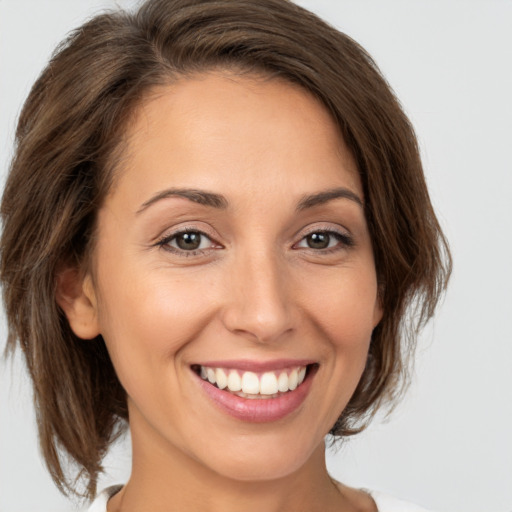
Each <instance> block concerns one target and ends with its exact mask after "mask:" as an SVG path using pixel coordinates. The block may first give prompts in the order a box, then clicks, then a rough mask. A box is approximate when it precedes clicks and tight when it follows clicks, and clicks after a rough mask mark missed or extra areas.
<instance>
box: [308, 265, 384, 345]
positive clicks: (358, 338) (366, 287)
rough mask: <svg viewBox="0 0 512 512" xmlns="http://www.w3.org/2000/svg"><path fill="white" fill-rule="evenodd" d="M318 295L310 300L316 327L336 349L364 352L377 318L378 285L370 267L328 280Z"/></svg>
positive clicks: (343, 273) (347, 270)
mask: <svg viewBox="0 0 512 512" xmlns="http://www.w3.org/2000/svg"><path fill="white" fill-rule="evenodd" d="M318 284H323V286H321V290H322V292H321V293H316V294H315V295H313V294H312V295H311V296H310V297H309V303H310V310H311V311H315V317H316V319H317V325H319V326H320V327H321V328H322V330H324V332H325V334H326V335H327V338H328V339H329V340H331V343H332V344H333V345H334V346H335V348H336V349H338V350H342V351H363V352H364V351H366V350H367V349H368V345H369V342H370V338H371V334H372V331H373V329H374V327H375V323H376V318H378V317H379V315H378V309H379V307H378V300H377V284H376V277H375V273H374V271H373V267H372V266H368V269H362V270H361V271H356V270H355V269H346V272H339V273H338V274H337V275H332V276H330V277H329V276H327V278H326V279H325V280H324V281H323V282H319V283H318Z"/></svg>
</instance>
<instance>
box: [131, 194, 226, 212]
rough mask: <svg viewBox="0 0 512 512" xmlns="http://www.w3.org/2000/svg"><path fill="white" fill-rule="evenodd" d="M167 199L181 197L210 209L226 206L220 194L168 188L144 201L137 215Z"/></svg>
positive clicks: (224, 199)
mask: <svg viewBox="0 0 512 512" xmlns="http://www.w3.org/2000/svg"><path fill="white" fill-rule="evenodd" d="M168 197H183V198H185V199H188V200H190V201H193V202H194V203H198V204H202V205H204V206H210V207H212V208H219V209H226V208H227V206H228V201H227V199H226V198H225V197H224V196H221V195H220V194H215V193H214V192H207V191H205V190H197V189H194V188H169V189H167V190H162V192H159V193H158V194H156V195H154V196H153V197H151V198H150V199H148V200H147V201H145V202H144V203H143V204H142V206H141V207H140V208H139V209H138V210H137V215H138V214H139V213H142V212H143V211H144V210H146V209H147V208H149V207H150V206H151V205H152V204H154V203H156V202H157V201H160V200H162V199H167V198H168Z"/></svg>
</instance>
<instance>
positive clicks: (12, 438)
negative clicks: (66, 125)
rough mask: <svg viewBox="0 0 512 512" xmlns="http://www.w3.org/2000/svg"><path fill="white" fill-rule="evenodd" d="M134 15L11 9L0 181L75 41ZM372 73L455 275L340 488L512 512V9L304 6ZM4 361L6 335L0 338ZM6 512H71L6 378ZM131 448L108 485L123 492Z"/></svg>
mask: <svg viewBox="0 0 512 512" xmlns="http://www.w3.org/2000/svg"><path fill="white" fill-rule="evenodd" d="M133 3H134V2H130V1H126V0H125V1H118V2H113V1H108V0H102V1H100V0H96V1H92V0H88V1H86V0H60V1H59V0H45V1H41V0H34V1H29V0H0V172H1V173H2V179H3V178H4V176H5V173H6V169H7V165H8V164H7V162H8V160H9V156H10V154H11V151H12V150H11V147H12V134H13V130H14V126H15V119H16V116H17V114H18V113H19V110H20V107H21V104H22V102H23V100H24V98H25V97H26V95H27V94H28V91H29V87H30V85H31V83H32V82H33V81H34V79H35V78H36V76H37V74H38V73H39V71H40V70H41V69H42V67H43V66H44V64H45V62H46V61H47V59H48V56H49V54H50V52H51V51H52V49H53V48H54V46H55V45H56V44H57V43H58V42H59V41H60V40H61V39H62V37H63V36H64V35H65V34H66V32H68V31H69V30H70V29H71V28H73V27H75V26H77V25H78V24H80V23H81V22H82V21H83V20H84V19H85V18H86V17H88V16H90V15H92V14H93V13H96V12H98V10H100V9H102V8H109V7H114V6H115V5H122V6H129V5H130V4H133ZM299 3H300V4H301V5H304V6H306V7H307V8H309V9H311V10H313V11H315V12H317V13H318V14H320V15H321V16H322V17H323V18H325V19H327V20H328V21H329V22H331V23H332V24H334V25H335V26H336V27H337V28H339V29H341V30H343V31H345V32H347V33H348V34H349V35H351V36H352V37H353V38H355V39H356V40H357V41H359V42H360V43H361V44H362V45H363V46H364V47H366V49H367V50H369V52H370V53H371V54H372V55H373V56H374V57H375V59H376V60H377V62H378V64H379V65H380V67H381V69H382V71H383V72H384V74H385V75H386V77H387V78H388V80H389V82H390V83H391V85H392V87H393V88H394V89H395V91H396V92H397V94H398V96H399V98H400V99H401V100H402V102H403V105H404V107H405V109H406V111H407V112H408V114H409V115H410V117H411V119H412V121H413V124H414V125H415V126H416V129H417V132H418V136H419V140H420V144H421V150H422V154H423V158H424V163H425V169H426V174H427V179H428V182H429V185H430V190H431V194H432V199H433V202H434V205H435V207H436V208H437V211H438V212H439V216H440V219H441V222H442V225H443V227H444V229H445V230H446V233H447V235H448V238H449V240H450V242H451V247H452V250H453V254H454V260H455V270H454V274H453V279H452V282H451V286H450V289H449V292H448V294H447V296H446V299H445V301H444V304H443V305H442V307H441V309H440V311H439V313H438V315H437V316H436V319H435V320H434V322H433V323H432V324H431V325H430V326H429V327H428V329H427V330H426V331H425V333H424V334H423V336H422V338H421V340H420V347H419V350H418V353H417V362H416V372H415V377H414V383H413V386H412V388H411V390H410V392H409V394H408V395H407V398H406V400H405V401H404V402H403V404H402V405H401V406H400V407H399V408H398V409H397V410H396V411H395V412H394V414H393V415H392V416H391V418H390V419H388V421H387V422H385V421H383V419H382V418H377V419H376V420H375V422H374V423H373V425H372V426H371V428H370V429H369V430H368V431H367V432H365V433H364V434H362V435H360V436H359V437H357V438H355V439H353V440H351V441H349V442H347V443H346V444H345V445H344V446H343V448H342V449H341V450H340V451H339V452H338V453H337V454H331V455H329V460H328V463H329V468H330V470H331V472H332V473H333V475H334V476H335V477H337V478H339V479H341V480H343V481H345V482H346V483H348V484H352V485H357V486H362V487H368V488H373V489H380V490H384V491H388V492H391V493H393V494H395V495H397V496H400V497H402V498H406V499H409V500H411V501H415V502H417V503H420V504H422V505H423V506H426V507H428V508H431V509H434V510H438V511H439V512H443V511H446V512H448V511H452V512H493V511H494V512H505V511H510V510H512V370H511V367H512V334H511V320H512V271H511V262H512V258H511V252H512V242H511V239H512V202H511V199H510V196H511V192H512V163H511V150H512V100H511V95H512V2H511V1H509V0H480V1H476V0H473V1H471V0H466V1H463V0H444V1H434V0H401V1H400V0H387V1H385V2H383V1H381V0H359V1H357V0H350V1H349V0H338V1H336V0H323V1H312V0H309V1H305V0H303V1H300V2H299ZM0 331H1V333H0V334H1V336H0V340H1V341H0V348H1V347H2V346H3V343H4V339H5V321H4V320H3V319H2V321H1V325H0ZM0 372H1V373H0V511H1V512H7V511H9V512H18V511H19V512H22V511H23V512H31V511H38V512H44V511H52V512H59V511H65V510H68V511H69V510H72V509H73V508H74V506H75V504H73V503H70V502H69V501H67V500H65V499H64V498H63V497H61V496H60V495H59V494H58V492H57V491H56V490H55V488H54V487H53V484H52V483H51V481H50V479H49V477H48V476H47V475H46V472H45V470H44V468H43V465H42V462H41V461H40V459H39V456H38V449H37V441H36V434H35V425H34V415H33V411H32V406H31V397H30V387H29V384H28V382H27V377H26V374H25V373H24V370H23V368H22V366H21V365H20V364H19V360H15V361H14V363H13V364H11V363H5V362H0ZM129 460H130V457H129V448H128V442H127V441H125V442H124V443H121V444H120V445H119V446H117V447H116V448H115V449H114V451H113V453H112V454H111V455H110V456H109V458H108V460H107V466H108V468H109V474H108V475H107V476H106V477H105V478H104V479H103V480H102V483H101V485H105V484H109V483H112V482H122V481H125V480H126V478H127V475H128V469H127V468H128V467H129Z"/></svg>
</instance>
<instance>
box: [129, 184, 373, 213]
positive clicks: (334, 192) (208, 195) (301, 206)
mask: <svg viewBox="0 0 512 512" xmlns="http://www.w3.org/2000/svg"><path fill="white" fill-rule="evenodd" d="M169 197H182V198H184V199H188V200H189V201H193V202H194V203H198V204H201V205H204V206H210V207H212V208H218V209H221V210H225V209H226V208H227V207H228V205H229V202H228V200H227V199H226V198H225V197H224V196H223V195H221V194H216V193H215V192H207V191H205V190H198V189H194V188H170V189H166V190H162V191H161V192H158V194H155V195H154V196H153V197H151V198H150V199H148V200H147V201H145V202H144V203H143V204H142V206H141V207H140V208H139V209H138V210H137V212H136V213H137V215H138V214H140V213H142V212H143V211H144V210H146V209H147V208H149V207H150V206H151V205H152V204H154V203H156V202H158V201H161V200H162V199H167V198H169ZM334 199H349V200H351V201H354V202H355V203H356V204H358V205H359V206H361V208H363V207H364V205H363V201H362V200H361V198H360V197H359V196H358V195H357V194H356V193H354V192H352V191H351V190H349V189H348V188H343V187H341V188H333V189H329V190H324V191H322V192H318V193H316V194H308V195H305V196H303V197H302V198H301V199H300V201H299V202H298V204H297V208H296V209H297V211H302V210H306V209H308V208H313V207H314V206H318V205H322V204H325V203H327V202H329V201H332V200H334Z"/></svg>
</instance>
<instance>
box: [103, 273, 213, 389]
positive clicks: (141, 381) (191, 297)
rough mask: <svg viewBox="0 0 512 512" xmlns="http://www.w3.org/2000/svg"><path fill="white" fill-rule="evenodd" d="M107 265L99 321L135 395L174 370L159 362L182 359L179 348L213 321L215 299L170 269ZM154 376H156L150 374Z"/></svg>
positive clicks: (118, 369) (123, 377)
mask: <svg viewBox="0 0 512 512" xmlns="http://www.w3.org/2000/svg"><path fill="white" fill-rule="evenodd" d="M124 275H126V274H125V272H124V271H123V272H117V271H116V269H115V268H109V267H107V266H105V267H104V269H103V273H102V276H101V277H103V279H102V280H101V281H100V282H101V283H102V284H103V286H102V289H101V290H100V294H99V299H100V300H99V308H98V309H99V321H100V327H101V332H102V335H103V338H104V339H105V343H106V345H107V348H108V350H109V353H110V357H111V359H112V361H113V364H114V367H115V369H116V372H117V373H118V376H119V379H120V380H121V382H122V384H123V386H124V387H125V389H126V390H127V391H128V393H129V394H130V391H131V390H133V389H142V388H144V387H147V386H151V385H156V386H159V385H162V384H163V382H160V379H159V376H160V377H161V378H165V379H169V378H172V375H171V374H167V375H163V374H160V375H159V374H158V373H155V371H154V370H155V369H156V368H157V367H159V366H160V367H161V366H162V365H166V366H168V365H169V363H172V362H173V361H174V363H175V364H176V366H179V365H178V364H177V363H179V362H180V353H181V352H180V351H181V349H182V348H183V347H184V346H186V345H187V343H188V342H190V341H191V340H193V339H194V338H195V337H196V336H197V335H198V333H199V332H200V331H201V330H202V329H203V326H204V325H206V324H207V323H208V322H209V320H210V316H211V315H210V309H211V306H210V305H209V303H210V301H209V300H208V296H207V295H206V294H204V293H198V291H197V290H198V287H197V286H191V285H190V284H191V283H187V285H186V284H185V283H182V282H181V281H180V280H179V279H172V280H171V279H170V278H169V277H168V275H166V272H153V271H151V272H147V273H146V274H144V273H141V272H140V271H139V272H138V273H132V274H131V275H130V278H129V279H128V280H127V279H124V277H123V276H124ZM148 377H151V378H148Z"/></svg>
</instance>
